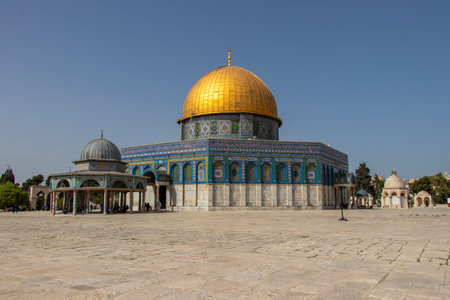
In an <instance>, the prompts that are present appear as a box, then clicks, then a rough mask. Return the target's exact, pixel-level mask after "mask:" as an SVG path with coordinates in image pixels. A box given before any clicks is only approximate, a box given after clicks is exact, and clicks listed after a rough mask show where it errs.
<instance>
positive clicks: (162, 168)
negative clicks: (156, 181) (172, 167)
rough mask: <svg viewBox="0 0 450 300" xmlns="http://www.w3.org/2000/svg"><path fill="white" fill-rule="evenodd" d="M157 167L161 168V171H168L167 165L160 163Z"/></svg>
mask: <svg viewBox="0 0 450 300" xmlns="http://www.w3.org/2000/svg"><path fill="white" fill-rule="evenodd" d="M156 169H157V170H160V171H164V172H167V167H166V165H158V166H157V167H156Z"/></svg>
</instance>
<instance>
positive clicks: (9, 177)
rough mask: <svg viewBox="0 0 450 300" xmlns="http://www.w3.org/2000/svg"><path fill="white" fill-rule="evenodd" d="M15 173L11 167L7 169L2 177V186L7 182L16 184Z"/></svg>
mask: <svg viewBox="0 0 450 300" xmlns="http://www.w3.org/2000/svg"><path fill="white" fill-rule="evenodd" d="M15 180H16V179H15V178H14V173H13V171H12V170H11V167H9V166H8V169H6V171H5V173H3V174H2V176H1V177H0V184H2V183H6V182H8V181H9V182H12V183H15Z"/></svg>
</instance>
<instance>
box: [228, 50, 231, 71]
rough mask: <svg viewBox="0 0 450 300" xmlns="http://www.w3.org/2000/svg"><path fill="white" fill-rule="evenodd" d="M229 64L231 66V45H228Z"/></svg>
mask: <svg viewBox="0 0 450 300" xmlns="http://www.w3.org/2000/svg"><path fill="white" fill-rule="evenodd" d="M228 65H229V66H231V47H228Z"/></svg>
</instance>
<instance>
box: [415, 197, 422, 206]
mask: <svg viewBox="0 0 450 300" xmlns="http://www.w3.org/2000/svg"><path fill="white" fill-rule="evenodd" d="M416 202H417V206H422V205H423V199H422V197H416Z"/></svg>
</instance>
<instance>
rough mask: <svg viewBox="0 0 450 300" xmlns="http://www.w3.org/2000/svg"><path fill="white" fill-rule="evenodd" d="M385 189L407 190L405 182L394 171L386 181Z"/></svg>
mask: <svg viewBox="0 0 450 300" xmlns="http://www.w3.org/2000/svg"><path fill="white" fill-rule="evenodd" d="M384 188H385V189H406V185H405V182H404V181H403V179H401V178H400V177H399V176H397V173H396V172H395V170H392V175H391V176H389V177H388V178H387V179H386V182H385V183H384Z"/></svg>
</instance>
